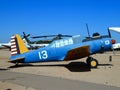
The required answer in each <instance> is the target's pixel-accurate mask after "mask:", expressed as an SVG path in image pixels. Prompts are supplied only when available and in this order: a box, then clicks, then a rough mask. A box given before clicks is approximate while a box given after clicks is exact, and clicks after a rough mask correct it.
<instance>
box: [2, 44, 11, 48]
mask: <svg viewBox="0 0 120 90" xmlns="http://www.w3.org/2000/svg"><path fill="white" fill-rule="evenodd" d="M2 46H4V47H6V48H10V46H9V45H4V44H3V45H2Z"/></svg>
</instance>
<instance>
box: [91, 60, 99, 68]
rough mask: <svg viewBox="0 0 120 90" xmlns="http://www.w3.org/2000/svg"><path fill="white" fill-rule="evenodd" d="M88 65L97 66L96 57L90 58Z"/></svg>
mask: <svg viewBox="0 0 120 90" xmlns="http://www.w3.org/2000/svg"><path fill="white" fill-rule="evenodd" d="M90 66H91V68H97V66H98V61H97V60H96V59H94V58H92V59H91V61H90Z"/></svg>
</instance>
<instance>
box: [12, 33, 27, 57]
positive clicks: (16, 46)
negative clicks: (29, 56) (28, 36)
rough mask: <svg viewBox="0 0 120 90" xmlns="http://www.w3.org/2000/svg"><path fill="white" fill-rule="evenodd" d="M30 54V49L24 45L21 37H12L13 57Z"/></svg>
mask: <svg viewBox="0 0 120 90" xmlns="http://www.w3.org/2000/svg"><path fill="white" fill-rule="evenodd" d="M25 52H28V48H27V47H26V45H25V44H24V42H23V40H22V39H21V37H20V36H19V35H18V34H16V35H13V36H12V37H11V55H12V56H13V55H17V54H23V53H25Z"/></svg>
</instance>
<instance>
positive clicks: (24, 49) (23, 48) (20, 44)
mask: <svg viewBox="0 0 120 90" xmlns="http://www.w3.org/2000/svg"><path fill="white" fill-rule="evenodd" d="M15 36H16V39H17V42H18V48H19V51H20V54H22V53H25V52H28V48H27V47H26V46H25V44H24V42H23V40H22V39H21V37H20V36H19V35H18V34H16V35H15Z"/></svg>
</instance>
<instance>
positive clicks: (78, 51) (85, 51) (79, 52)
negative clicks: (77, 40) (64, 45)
mask: <svg viewBox="0 0 120 90" xmlns="http://www.w3.org/2000/svg"><path fill="white" fill-rule="evenodd" d="M89 50H90V49H89V46H82V47H78V48H75V49H72V50H70V51H68V53H67V55H66V57H65V58H64V60H65V61H67V60H75V59H80V58H83V57H86V56H89V55H90V51H89Z"/></svg>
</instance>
